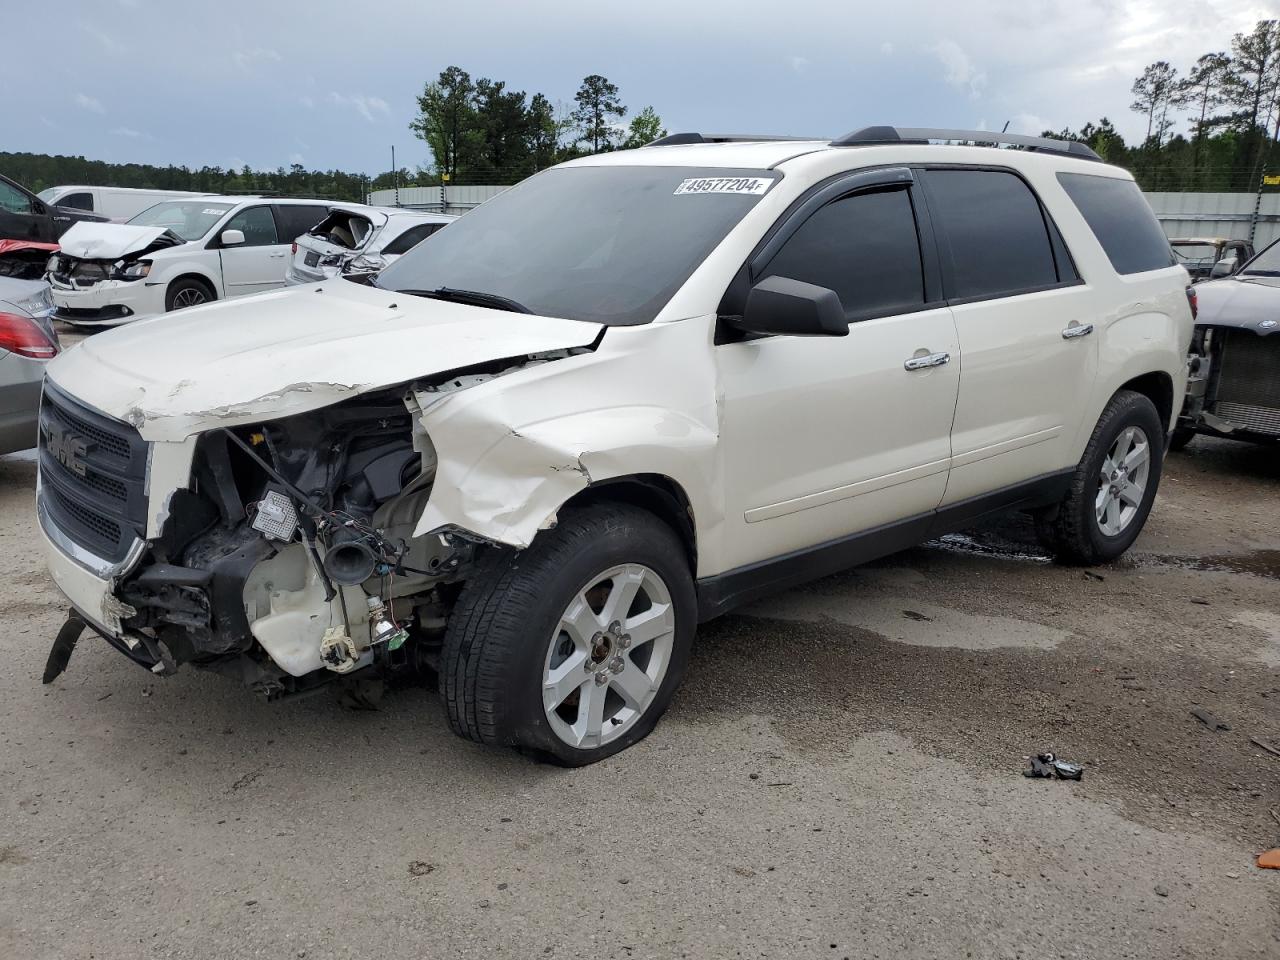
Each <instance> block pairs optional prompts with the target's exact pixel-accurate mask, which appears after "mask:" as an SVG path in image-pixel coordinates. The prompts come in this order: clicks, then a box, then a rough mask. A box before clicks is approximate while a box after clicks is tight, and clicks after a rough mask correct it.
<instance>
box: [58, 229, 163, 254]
mask: <svg viewBox="0 0 1280 960" xmlns="http://www.w3.org/2000/svg"><path fill="white" fill-rule="evenodd" d="M185 242H186V241H185V240H183V239H182V238H181V237H179V236H178V235H177V234H176V233H173V232H172V231H170V230H168V229H167V228H165V227H142V226H136V227H135V226H131V225H130V224H127V223H77V224H75V225H74V226H73V227H72V228H71V229H70V230H68V231H67V232H66V233H64V234H63V235H62V236H61V237H60V238H59V240H58V244H59V245H60V246H61V247H62V252H63V253H64V254H66V255H67V256H70V257H75V258H76V259H77V260H119V259H120V258H121V257H124V256H128V255H129V254H131V253H143V252H146V251H148V250H154V249H156V248H158V247H169V246H174V245H175V244H179V243H185Z"/></svg>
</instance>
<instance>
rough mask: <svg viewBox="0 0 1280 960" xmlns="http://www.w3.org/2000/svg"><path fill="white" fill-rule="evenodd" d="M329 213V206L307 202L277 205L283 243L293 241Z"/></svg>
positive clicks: (277, 217)
mask: <svg viewBox="0 0 1280 960" xmlns="http://www.w3.org/2000/svg"><path fill="white" fill-rule="evenodd" d="M328 215H329V211H328V209H327V208H325V207H322V206H319V205H310V204H305V203H285V204H281V205H280V206H278V207H276V220H277V221H278V223H279V225H280V236H281V237H283V238H284V239H283V241H282V242H283V243H292V242H293V241H294V239H295V238H297V237H300V236H302V235H303V234H304V233H306V232H307V231H308V230H310V229H311V228H312V227H314V226H315V225H316V224H318V223H319V222H320V221H321V220H323V219H324V218H325V217H327V216H328Z"/></svg>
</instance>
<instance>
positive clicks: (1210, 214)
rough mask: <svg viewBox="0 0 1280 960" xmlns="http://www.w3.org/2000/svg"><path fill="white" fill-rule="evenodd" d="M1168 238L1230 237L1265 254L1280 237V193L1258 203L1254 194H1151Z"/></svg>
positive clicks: (1267, 195) (1151, 201)
mask: <svg viewBox="0 0 1280 960" xmlns="http://www.w3.org/2000/svg"><path fill="white" fill-rule="evenodd" d="M1147 200H1148V201H1149V202H1150V204H1151V209H1152V210H1154V211H1155V212H1156V217H1157V218H1158V219H1159V221H1160V225H1161V226H1162V227H1164V232H1165V235H1166V236H1168V237H1169V238H1170V239H1172V238H1174V237H1228V238H1230V239H1232V240H1248V239H1249V233H1250V231H1252V232H1253V247H1254V249H1255V250H1261V249H1262V248H1263V247H1265V246H1266V245H1267V244H1269V243H1271V242H1272V241H1273V240H1275V239H1276V238H1277V237H1280V193H1264V194H1263V195H1262V202H1261V204H1259V205H1258V206H1257V217H1256V222H1255V216H1254V210H1255V204H1257V203H1258V196H1257V194H1253V193H1148V194H1147Z"/></svg>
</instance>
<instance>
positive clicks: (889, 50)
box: [880, 40, 893, 57]
mask: <svg viewBox="0 0 1280 960" xmlns="http://www.w3.org/2000/svg"><path fill="white" fill-rule="evenodd" d="M880 53H881V54H883V55H884V56H886V57H892V56H893V44H892V43H890V42H889V41H888V40H886V41H885V42H884V43H882V44H880Z"/></svg>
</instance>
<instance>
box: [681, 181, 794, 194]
mask: <svg viewBox="0 0 1280 960" xmlns="http://www.w3.org/2000/svg"><path fill="white" fill-rule="evenodd" d="M771 186H773V181H772V180H770V179H769V178H768V177H697V178H694V179H692V180H682V181H681V182H680V186H678V187H676V192H675V194H674V196H677V197H681V196H684V195H685V194H687V193H745V194H748V195H759V194H762V193H764V192H765V191H767V190H768V189H769V188H770V187H771Z"/></svg>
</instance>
